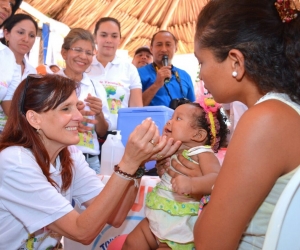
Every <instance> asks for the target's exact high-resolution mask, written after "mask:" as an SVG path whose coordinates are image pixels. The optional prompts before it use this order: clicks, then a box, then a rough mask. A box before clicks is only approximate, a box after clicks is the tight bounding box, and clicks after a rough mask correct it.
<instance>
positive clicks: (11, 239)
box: [0, 146, 104, 250]
mask: <svg viewBox="0 0 300 250" xmlns="http://www.w3.org/2000/svg"><path fill="white" fill-rule="evenodd" d="M68 148H69V151H70V153H71V158H72V160H73V165H74V166H73V179H72V184H71V186H70V188H69V189H68V190H67V191H66V192H64V193H61V190H60V188H58V189H56V188H55V187H53V186H52V185H51V184H50V183H49V182H48V181H47V179H46V177H45V175H44V174H43V172H42V170H41V168H40V167H39V165H38V164H37V162H36V160H35V158H34V156H33V155H32V153H31V151H30V150H28V149H25V148H24V147H19V146H13V147H8V148H6V149H4V150H2V151H1V152H0V250H8V249H14V250H15V249H22V250H33V249H43V250H45V249H52V247H54V246H55V245H56V244H57V242H59V241H60V239H61V236H60V235H58V234H57V233H55V232H53V231H51V230H49V229H48V228H47V225H49V224H50V223H52V222H54V221H56V220H57V219H59V218H61V217H62V216H64V215H66V214H67V213H69V212H70V211H72V210H73V207H72V205H71V202H72V198H73V199H74V201H75V202H76V203H77V204H78V205H79V206H80V207H82V203H84V202H86V201H88V200H90V199H92V198H94V197H95V196H97V195H98V194H99V193H100V192H101V190H102V189H103V187H104V184H103V183H102V182H101V181H100V179H99V178H98V177H97V175H95V172H94V171H93V170H92V169H90V168H89V166H88V164H87V162H86V161H85V158H84V156H83V154H82V152H81V151H80V150H78V149H77V148H76V147H75V146H70V147H68ZM61 168H62V166H61V164H60V159H59V157H57V159H56V167H54V166H53V165H52V164H51V165H50V173H51V178H52V179H53V180H54V181H55V182H56V183H57V184H58V186H59V187H61V184H62V179H61V175H60V173H61Z"/></svg>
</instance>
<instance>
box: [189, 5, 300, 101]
mask: <svg viewBox="0 0 300 250" xmlns="http://www.w3.org/2000/svg"><path fill="white" fill-rule="evenodd" d="M274 4H275V0H213V1H209V2H208V4H207V5H206V6H205V7H204V8H203V9H202V11H201V12H200V14H199V17H198V21H197V27H196V35H195V47H199V48H202V49H204V48H205V49H209V50H211V51H212V52H213V53H214V56H215V58H216V59H217V60H218V61H219V62H223V61H224V60H225V59H226V58H227V56H228V52H229V51H230V50H231V49H237V50H239V51H241V52H242V53H243V55H244V58H245V69H246V74H247V76H248V77H249V78H251V79H252V80H253V81H254V82H255V83H256V85H257V86H258V87H259V88H260V90H261V92H262V93H267V92H271V91H274V92H278V93H286V94H287V95H289V96H290V98H291V99H292V100H294V101H295V102H297V103H300V84H299V82H300V18H299V13H298V17H297V18H295V19H294V20H292V21H291V22H289V23H283V22H282V20H281V18H280V16H279V14H278V11H277V10H276V7H275V5H274Z"/></svg>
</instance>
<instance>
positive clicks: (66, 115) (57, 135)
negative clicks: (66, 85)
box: [38, 91, 82, 152]
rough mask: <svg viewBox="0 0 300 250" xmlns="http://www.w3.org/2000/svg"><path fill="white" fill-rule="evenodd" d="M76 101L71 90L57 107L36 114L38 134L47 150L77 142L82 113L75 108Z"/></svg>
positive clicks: (50, 150)
mask: <svg viewBox="0 0 300 250" xmlns="http://www.w3.org/2000/svg"><path fill="white" fill-rule="evenodd" d="M77 102H78V98H77V96H76V92H75V91H73V93H72V94H71V96H70V97H69V98H68V99H67V100H66V101H64V102H62V103H61V104H60V105H58V107H57V108H55V109H53V110H49V111H47V112H42V113H40V114H39V115H38V117H39V119H38V120H39V128H40V131H39V134H40V135H41V136H42V141H43V142H44V145H45V147H46V149H47V151H48V152H56V151H57V150H60V149H61V148H64V147H66V146H69V145H76V144H77V143H78V142H79V136H78V124H79V122H80V121H81V120H82V115H81V113H80V112H79V111H78V109H77V106H76V105H77Z"/></svg>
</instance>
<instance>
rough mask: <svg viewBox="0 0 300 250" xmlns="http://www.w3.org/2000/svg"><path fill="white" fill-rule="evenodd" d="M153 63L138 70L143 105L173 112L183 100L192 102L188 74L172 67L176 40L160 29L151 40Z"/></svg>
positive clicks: (193, 95) (191, 86)
mask: <svg viewBox="0 0 300 250" xmlns="http://www.w3.org/2000/svg"><path fill="white" fill-rule="evenodd" d="M150 45H151V46H150V50H151V52H152V54H153V63H152V64H148V65H146V66H144V67H141V68H138V72H139V75H140V77H141V81H142V86H143V104H144V106H158V105H164V106H167V107H170V108H173V109H175V108H176V107H177V106H178V105H179V104H181V103H184V102H186V101H188V100H189V101H192V102H193V101H195V93H194V87H193V83H192V80H191V77H190V76H189V74H188V73H187V72H186V71H184V70H182V69H179V68H177V67H174V66H173V65H172V59H173V56H174V54H175V52H176V50H177V39H176V38H175V36H174V35H173V34H172V33H170V32H169V31H165V30H160V31H158V32H157V33H155V34H154V35H153V37H152V39H151V44H150Z"/></svg>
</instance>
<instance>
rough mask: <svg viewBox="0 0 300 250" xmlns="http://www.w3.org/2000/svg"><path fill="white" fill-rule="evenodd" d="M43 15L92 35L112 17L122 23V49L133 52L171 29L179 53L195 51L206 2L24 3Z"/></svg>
mask: <svg viewBox="0 0 300 250" xmlns="http://www.w3.org/2000/svg"><path fill="white" fill-rule="evenodd" d="M23 1H25V2H27V3H29V4H30V5H31V6H32V7H34V8H36V9H37V10H39V11H40V12H42V13H43V14H45V15H47V16H49V17H51V18H53V19H55V20H57V21H60V22H63V23H65V24H66V25H68V26H69V27H70V28H75V27H81V28H85V29H88V30H90V31H91V32H93V29H94V25H95V23H96V21H97V20H98V19H100V18H101V17H105V16H111V17H114V18H116V19H118V20H119V21H120V22H121V33H122V40H121V44H120V46H119V49H125V50H128V52H129V54H130V55H132V54H133V53H134V51H135V50H136V49H137V48H139V47H141V46H144V45H148V46H149V45H150V40H151V37H152V35H153V34H154V33H155V32H157V31H159V30H168V31H170V32H172V33H173V34H174V35H175V36H176V38H177V39H178V41H179V42H178V51H177V53H179V54H185V53H192V52H193V47H194V45H193V40H194V31H195V25H196V20H197V16H198V14H199V12H200V10H201V9H202V7H203V6H204V5H205V3H206V2H207V0H110V1H109V0H108V1H105V0H23Z"/></svg>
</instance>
